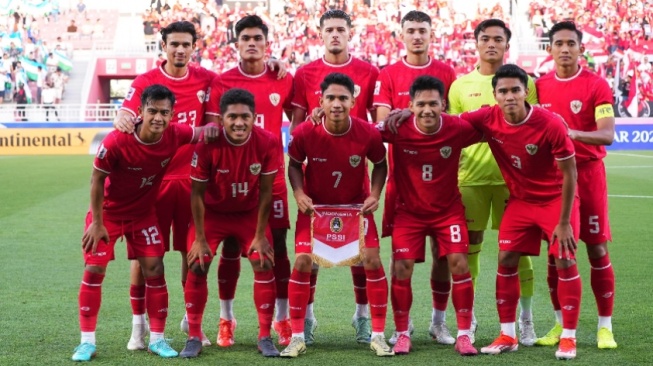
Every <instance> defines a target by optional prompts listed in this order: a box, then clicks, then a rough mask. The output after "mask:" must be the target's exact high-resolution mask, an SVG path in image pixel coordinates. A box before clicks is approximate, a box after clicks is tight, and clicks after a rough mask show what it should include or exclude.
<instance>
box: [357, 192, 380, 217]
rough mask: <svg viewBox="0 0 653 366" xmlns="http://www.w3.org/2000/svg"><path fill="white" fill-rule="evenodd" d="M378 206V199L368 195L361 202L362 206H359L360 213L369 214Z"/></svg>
mask: <svg viewBox="0 0 653 366" xmlns="http://www.w3.org/2000/svg"><path fill="white" fill-rule="evenodd" d="M378 208H379V199H378V198H376V197H373V196H368V197H367V198H366V199H365V202H363V207H361V213H362V214H363V215H369V214H371V213H373V212H374V211H376V210H377V209H378Z"/></svg>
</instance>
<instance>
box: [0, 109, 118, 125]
mask: <svg viewBox="0 0 653 366" xmlns="http://www.w3.org/2000/svg"><path fill="white" fill-rule="evenodd" d="M22 106H23V107H24V109H19V108H17V107H18V105H17V104H2V105H0V123H3V122H21V121H26V122H57V121H61V122H111V121H113V119H114V117H115V116H116V114H117V112H118V109H119V108H120V105H116V104H56V105H49V106H48V107H51V106H54V109H47V108H45V107H46V105H43V104H27V105H22ZM55 111H56V112H57V115H55V113H54V112H55ZM46 112H48V116H47V117H46ZM23 113H24V117H23ZM46 118H47V120H46ZM23 119H24V120H23Z"/></svg>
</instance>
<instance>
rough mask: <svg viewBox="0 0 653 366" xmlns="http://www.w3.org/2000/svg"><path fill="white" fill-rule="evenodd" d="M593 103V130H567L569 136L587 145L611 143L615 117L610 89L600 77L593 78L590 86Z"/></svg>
mask: <svg viewBox="0 0 653 366" xmlns="http://www.w3.org/2000/svg"><path fill="white" fill-rule="evenodd" d="M592 92H593V100H592V103H593V105H594V120H595V121H596V130H595V131H580V130H572V129H570V130H569V137H571V139H572V140H574V141H579V142H582V143H584V144H588V145H607V146H609V145H612V142H613V141H614V130H615V118H614V109H613V107H612V104H613V102H614V100H613V97H612V90H610V86H608V83H607V82H606V81H605V80H604V79H602V78H595V85H594V87H593V88H592Z"/></svg>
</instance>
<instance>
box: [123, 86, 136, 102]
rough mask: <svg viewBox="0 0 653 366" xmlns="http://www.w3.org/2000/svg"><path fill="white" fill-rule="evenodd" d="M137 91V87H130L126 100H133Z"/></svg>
mask: <svg viewBox="0 0 653 366" xmlns="http://www.w3.org/2000/svg"><path fill="white" fill-rule="evenodd" d="M135 92H136V89H134V88H129V91H127V95H125V99H126V100H132V97H133V96H134V93H135Z"/></svg>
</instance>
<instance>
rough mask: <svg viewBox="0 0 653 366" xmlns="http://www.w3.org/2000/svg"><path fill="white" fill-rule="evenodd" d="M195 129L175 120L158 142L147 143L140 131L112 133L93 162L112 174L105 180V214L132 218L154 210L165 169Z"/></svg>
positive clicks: (105, 139) (122, 218) (106, 138)
mask: <svg viewBox="0 0 653 366" xmlns="http://www.w3.org/2000/svg"><path fill="white" fill-rule="evenodd" d="M194 132H195V131H194V129H193V128H192V127H190V126H187V125H179V124H177V125H174V124H171V125H170V126H168V128H167V129H166V130H165V131H164V132H163V135H162V136H161V139H160V140H159V141H157V142H154V143H144V142H143V141H141V140H140V139H139V138H138V135H137V134H136V133H131V134H126V133H122V132H119V131H112V132H111V133H109V134H108V135H107V137H105V138H104V140H103V141H102V144H101V145H100V147H99V148H98V152H97V155H96V156H95V160H94V162H93V167H94V168H95V169H97V170H99V171H101V172H103V173H106V174H109V176H108V177H107V179H106V182H105V184H104V203H103V206H102V208H103V210H104V215H105V217H106V218H107V219H111V220H131V219H137V218H142V217H145V216H146V215H148V214H152V213H154V205H155V203H156V197H157V195H158V193H159V186H160V185H161V180H162V179H163V176H164V174H165V171H166V169H168V168H169V166H170V161H171V159H172V157H173V156H174V155H175V153H176V152H177V150H178V149H179V148H180V147H181V146H182V145H185V144H189V143H190V142H191V141H192V140H193V137H194Z"/></svg>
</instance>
